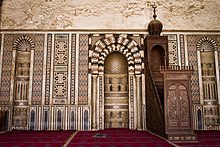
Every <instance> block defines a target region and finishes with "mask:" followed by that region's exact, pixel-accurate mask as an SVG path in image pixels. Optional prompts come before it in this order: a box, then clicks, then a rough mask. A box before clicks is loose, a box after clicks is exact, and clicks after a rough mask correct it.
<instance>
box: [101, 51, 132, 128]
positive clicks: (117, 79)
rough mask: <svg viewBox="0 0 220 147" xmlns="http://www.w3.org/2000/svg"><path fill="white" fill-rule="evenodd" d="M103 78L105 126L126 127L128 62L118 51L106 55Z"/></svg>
mask: <svg viewBox="0 0 220 147" xmlns="http://www.w3.org/2000/svg"><path fill="white" fill-rule="evenodd" d="M104 78H105V80H104V85H105V86H104V87H105V93H104V119H105V128H128V120H129V117H128V112H129V111H128V110H129V109H128V107H129V100H128V63H127V59H126V58H125V57H124V56H123V55H122V54H121V53H120V52H117V51H114V52H112V53H110V54H109V55H108V56H107V57H106V59H105V64H104Z"/></svg>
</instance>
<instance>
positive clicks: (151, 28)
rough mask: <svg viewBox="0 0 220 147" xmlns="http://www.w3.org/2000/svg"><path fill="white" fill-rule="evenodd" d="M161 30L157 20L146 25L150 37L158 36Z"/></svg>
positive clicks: (161, 25) (161, 26)
mask: <svg viewBox="0 0 220 147" xmlns="http://www.w3.org/2000/svg"><path fill="white" fill-rule="evenodd" d="M162 29H163V24H162V23H161V22H160V21H159V20H157V19H154V20H152V21H151V22H150V23H149V25H148V32H149V34H150V35H151V36H160V33H161V32H162Z"/></svg>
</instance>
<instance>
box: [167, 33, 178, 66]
mask: <svg viewBox="0 0 220 147" xmlns="http://www.w3.org/2000/svg"><path fill="white" fill-rule="evenodd" d="M166 36H168V52H169V65H178V49H177V35H175V34H173V35H166Z"/></svg>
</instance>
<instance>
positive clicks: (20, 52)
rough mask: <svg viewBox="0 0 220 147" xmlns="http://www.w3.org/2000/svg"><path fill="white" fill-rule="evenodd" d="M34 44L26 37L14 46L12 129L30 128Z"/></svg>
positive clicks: (22, 37)
mask: <svg viewBox="0 0 220 147" xmlns="http://www.w3.org/2000/svg"><path fill="white" fill-rule="evenodd" d="M34 47H35V45H34V42H33V41H32V39H31V38H30V37H28V36H26V35H24V36H21V37H20V38H18V39H17V40H16V41H15V42H14V44H13V50H14V51H13V54H14V55H15V63H14V64H15V72H14V73H13V75H15V76H14V77H15V78H14V95H13V103H14V105H13V106H14V108H13V111H14V112H13V118H12V120H13V121H12V122H13V123H12V128H16V129H27V126H28V102H29V87H31V86H30V83H29V81H30V69H31V68H30V64H31V51H32V50H34Z"/></svg>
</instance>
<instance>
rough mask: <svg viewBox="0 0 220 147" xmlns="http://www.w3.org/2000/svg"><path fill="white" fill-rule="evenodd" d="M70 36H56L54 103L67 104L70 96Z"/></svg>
mask: <svg viewBox="0 0 220 147" xmlns="http://www.w3.org/2000/svg"><path fill="white" fill-rule="evenodd" d="M68 53H69V35H68V34H55V36H54V74H53V76H54V77H53V103H54V104H65V103H66V100H67V96H68V92H67V90H68V81H67V80H68V61H69V58H68Z"/></svg>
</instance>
